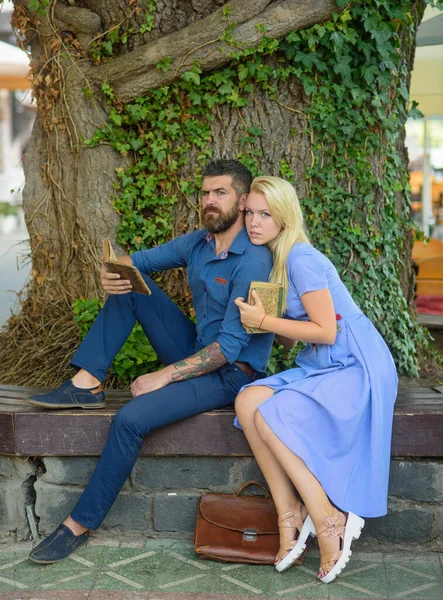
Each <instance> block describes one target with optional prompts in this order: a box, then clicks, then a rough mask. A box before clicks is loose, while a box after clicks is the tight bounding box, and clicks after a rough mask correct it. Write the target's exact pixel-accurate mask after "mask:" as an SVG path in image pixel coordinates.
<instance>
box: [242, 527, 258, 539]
mask: <svg viewBox="0 0 443 600" xmlns="http://www.w3.org/2000/svg"><path fill="white" fill-rule="evenodd" d="M257 534H258V531H257V529H252V528H248V529H245V530H244V531H243V540H244V541H245V542H256V541H257Z"/></svg>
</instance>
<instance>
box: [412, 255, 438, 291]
mask: <svg viewBox="0 0 443 600" xmlns="http://www.w3.org/2000/svg"><path fill="white" fill-rule="evenodd" d="M415 284H416V289H415V293H416V295H417V296H442V297H443V253H442V254H441V255H439V256H431V257H429V258H422V259H420V261H419V263H418V274H417V276H416V278H415Z"/></svg>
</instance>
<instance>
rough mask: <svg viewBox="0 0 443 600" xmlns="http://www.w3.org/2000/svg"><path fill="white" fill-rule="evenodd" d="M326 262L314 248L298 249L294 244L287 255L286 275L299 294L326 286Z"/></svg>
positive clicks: (322, 288)
mask: <svg viewBox="0 0 443 600" xmlns="http://www.w3.org/2000/svg"><path fill="white" fill-rule="evenodd" d="M326 268H327V264H325V262H324V260H323V256H322V254H321V253H320V252H318V251H316V250H315V249H314V248H310V247H308V248H303V249H302V250H298V249H297V247H296V246H295V247H294V248H293V249H292V250H291V252H290V253H289V256H288V277H289V281H290V282H291V284H292V285H293V287H294V288H295V289H296V291H297V293H298V295H299V296H303V294H306V292H315V291H316V290H324V289H326V288H328V287H329V286H328V277H327V274H326Z"/></svg>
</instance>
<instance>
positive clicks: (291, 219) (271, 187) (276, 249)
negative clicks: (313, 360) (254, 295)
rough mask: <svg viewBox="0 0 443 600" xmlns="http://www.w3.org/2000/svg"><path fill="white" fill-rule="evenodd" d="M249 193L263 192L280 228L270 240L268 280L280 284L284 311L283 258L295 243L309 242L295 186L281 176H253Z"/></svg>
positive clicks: (286, 282) (284, 264) (285, 277)
mask: <svg viewBox="0 0 443 600" xmlns="http://www.w3.org/2000/svg"><path fill="white" fill-rule="evenodd" d="M251 192H259V193H260V194H263V196H264V197H265V198H266V202H267V203H268V205H269V210H270V211H271V214H272V217H273V219H274V221H275V222H276V223H277V225H280V227H281V228H282V229H281V231H280V233H279V234H278V236H277V237H276V238H275V239H274V240H272V242H270V243H269V247H270V249H271V251H272V255H273V259H274V266H273V267H272V271H271V274H270V276H269V281H272V282H273V283H279V284H280V285H281V286H283V310H286V297H287V293H288V287H289V280H288V271H287V268H286V261H287V258H288V254H289V251H290V250H291V248H292V247H293V246H294V244H296V243H297V242H306V243H308V244H310V241H309V238H308V234H307V233H306V231H305V226H304V220H303V213H302V211H301V208H300V203H299V201H298V198H297V193H296V191H295V189H294V187H293V186H292V185H291V184H290V183H289V182H288V181H285V180H284V179H281V178H280V177H271V176H269V177H256V178H255V179H254V181H253V182H252V185H251Z"/></svg>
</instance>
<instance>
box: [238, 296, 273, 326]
mask: <svg viewBox="0 0 443 600" xmlns="http://www.w3.org/2000/svg"><path fill="white" fill-rule="evenodd" d="M252 299H253V301H254V304H253V305H251V304H248V303H247V302H244V301H243V300H244V299H243V298H236V299H235V300H234V302H235V304H236V305H237V306H238V309H239V311H240V320H241V322H242V324H243V325H246V327H253V328H254V329H258V328H259V327H260V325H261V323H262V321H263V317H264V316H265V314H266V313H265V309H264V306H263V304H262V302H261V300H260V297H259V295H258V294H257V292H256V291H255V290H252Z"/></svg>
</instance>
